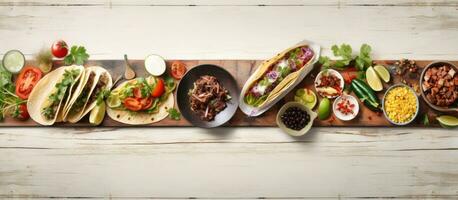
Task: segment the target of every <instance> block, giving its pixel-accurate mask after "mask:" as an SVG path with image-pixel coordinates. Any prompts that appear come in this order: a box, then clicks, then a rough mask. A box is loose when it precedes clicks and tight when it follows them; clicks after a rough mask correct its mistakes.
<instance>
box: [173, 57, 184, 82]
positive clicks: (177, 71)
mask: <svg viewBox="0 0 458 200" xmlns="http://www.w3.org/2000/svg"><path fill="white" fill-rule="evenodd" d="M185 73H186V65H185V64H184V63H183V62H180V61H175V62H173V63H172V68H171V75H172V77H173V78H175V79H177V80H178V79H181V78H183V76H184V74H185Z"/></svg>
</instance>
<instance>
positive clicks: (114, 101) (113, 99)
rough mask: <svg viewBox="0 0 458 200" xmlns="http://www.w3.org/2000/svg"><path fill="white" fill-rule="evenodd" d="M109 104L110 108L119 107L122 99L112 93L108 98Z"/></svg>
mask: <svg viewBox="0 0 458 200" xmlns="http://www.w3.org/2000/svg"><path fill="white" fill-rule="evenodd" d="M107 105H108V107H110V108H116V107H119V106H120V105H121V99H119V96H118V95H116V94H114V93H111V94H110V96H108V98H107Z"/></svg>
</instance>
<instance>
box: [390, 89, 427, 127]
mask: <svg viewBox="0 0 458 200" xmlns="http://www.w3.org/2000/svg"><path fill="white" fill-rule="evenodd" d="M382 108H383V114H384V115H385V117H386V119H388V121H390V122H391V123H392V124H395V125H407V124H409V123H411V122H412V121H413V120H414V119H415V117H417V115H418V111H419V108H420V104H419V102H418V96H417V94H415V91H414V90H413V89H412V88H411V87H409V86H407V85H405V84H397V85H393V86H391V87H390V88H388V90H387V91H386V92H385V95H384V96H383V101H382Z"/></svg>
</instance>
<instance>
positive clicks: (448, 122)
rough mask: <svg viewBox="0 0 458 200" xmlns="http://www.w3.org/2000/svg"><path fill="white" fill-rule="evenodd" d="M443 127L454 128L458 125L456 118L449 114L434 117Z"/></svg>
mask: <svg viewBox="0 0 458 200" xmlns="http://www.w3.org/2000/svg"><path fill="white" fill-rule="evenodd" d="M436 119H437V121H439V123H440V124H441V125H442V126H443V127H444V128H454V127H456V126H458V118H456V117H454V116H450V115H442V116H439V117H437V118H436Z"/></svg>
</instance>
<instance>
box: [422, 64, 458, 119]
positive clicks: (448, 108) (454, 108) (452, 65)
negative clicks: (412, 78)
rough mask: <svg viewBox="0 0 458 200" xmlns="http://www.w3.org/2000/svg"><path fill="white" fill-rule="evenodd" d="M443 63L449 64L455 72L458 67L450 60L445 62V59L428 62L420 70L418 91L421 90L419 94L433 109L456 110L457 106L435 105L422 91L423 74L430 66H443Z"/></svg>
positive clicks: (457, 110) (457, 70)
mask: <svg viewBox="0 0 458 200" xmlns="http://www.w3.org/2000/svg"><path fill="white" fill-rule="evenodd" d="M443 65H447V66H450V67H451V68H453V69H454V70H455V71H456V73H458V67H456V66H455V65H454V64H452V63H450V62H447V61H434V62H432V63H430V64H428V65H427V66H426V67H425V68H424V69H423V71H422V72H421V75H420V92H421V96H422V98H423V100H424V101H425V102H426V104H428V106H429V107H431V108H433V109H434V110H437V111H441V112H458V107H441V106H436V105H434V104H432V103H431V102H429V100H428V99H427V98H426V94H425V92H424V91H423V85H422V84H423V79H424V77H425V74H426V70H428V69H429V68H431V67H440V66H443Z"/></svg>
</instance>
